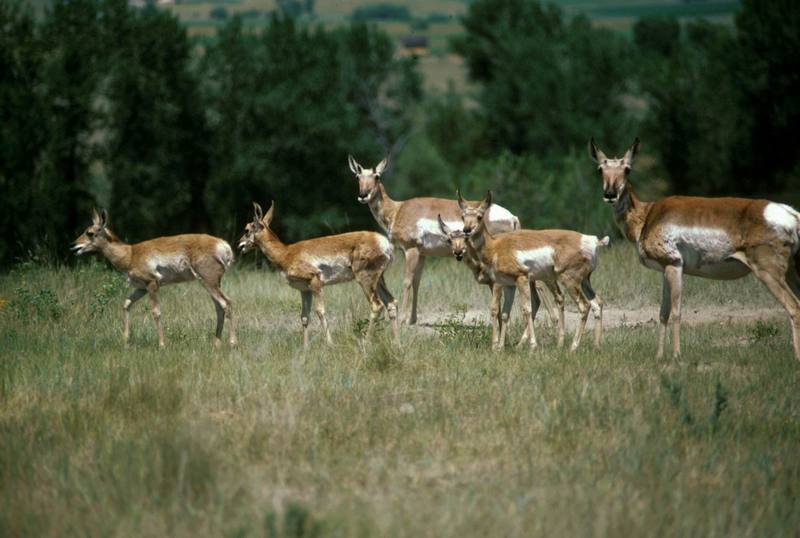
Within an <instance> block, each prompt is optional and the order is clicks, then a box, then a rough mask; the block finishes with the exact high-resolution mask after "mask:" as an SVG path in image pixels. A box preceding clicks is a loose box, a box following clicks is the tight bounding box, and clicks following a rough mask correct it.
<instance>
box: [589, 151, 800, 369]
mask: <svg viewBox="0 0 800 538" xmlns="http://www.w3.org/2000/svg"><path fill="white" fill-rule="evenodd" d="M638 151H639V139H638V138H637V139H636V140H635V141H634V143H633V145H632V146H631V147H630V149H628V151H627V152H625V155H624V156H623V157H622V158H621V159H617V158H615V159H609V158H608V157H607V156H606V155H605V154H604V153H603V152H602V151H600V150H599V149H597V146H595V144H594V139H592V140H591V141H590V142H589V154H590V156H591V158H592V159H593V160H594V162H595V163H597V173H598V175H599V176H600V178H601V179H602V181H603V201H604V202H606V203H608V204H611V206H612V207H613V208H614V220H615V221H616V223H617V226H619V228H620V230H622V233H623V234H625V237H627V238H628V240H630V241H632V242H634V243H636V248H637V250H638V254H639V259H640V260H641V262H642V263H643V264H644V265H645V266H647V267H649V268H651V269H655V270H657V271H659V272H662V273H664V279H663V285H662V286H663V287H662V294H661V313H660V319H661V325H660V328H659V335H658V351H657V354H656V356H657V357H659V358H660V357H662V356H663V354H664V341H665V340H666V333H667V324H669V323H671V324H672V356H673V357H678V356H679V355H680V352H681V344H680V324H681V290H682V286H683V275H684V274H688V275H694V276H701V277H705V278H712V279H717V280H732V279H736V278H741V277H743V276H745V275H747V274H748V273H750V272H752V273H753V274H754V275H755V276H756V277H757V278H758V279H759V280H761V281H762V282H763V283H764V284H765V285H766V286H767V288H768V289H769V291H770V292H772V294H773V295H774V296H775V298H777V299H778V301H779V302H780V303H781V304H782V305H783V307H784V308H785V309H786V311H787V312H788V314H789V319H790V320H791V324H792V344H793V346H794V355H795V357H796V358H797V359H800V276H798V272H800V213H798V212H797V211H796V210H794V209H793V208H791V207H789V206H788V205H785V204H779V203H775V202H770V201H768V200H751V199H746V198H701V197H694V196H669V197H666V198H662V199H661V200H657V201H655V202H643V201H641V200H639V198H638V197H637V196H636V193H635V192H634V190H633V187H632V185H631V183H630V181H629V175H630V172H631V167H632V165H633V159H634V157H636V153H637V152H638Z"/></svg>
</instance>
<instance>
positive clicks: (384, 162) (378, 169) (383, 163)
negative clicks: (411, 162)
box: [375, 155, 389, 175]
mask: <svg viewBox="0 0 800 538" xmlns="http://www.w3.org/2000/svg"><path fill="white" fill-rule="evenodd" d="M388 164H389V156H388V155H387V156H386V157H384V158H383V160H382V161H381V162H379V163H378V166H376V167H375V173H376V174H378V175H381V174H383V171H384V170H386V166H387V165H388Z"/></svg>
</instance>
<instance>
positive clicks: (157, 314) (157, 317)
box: [147, 282, 164, 349]
mask: <svg viewBox="0 0 800 538" xmlns="http://www.w3.org/2000/svg"><path fill="white" fill-rule="evenodd" d="M147 294H148V295H149V296H150V311H151V312H152V314H153V322H154V323H155V324H156V333H158V347H159V348H160V349H164V328H163V327H162V326H161V306H160V304H159V300H158V283H157V282H151V283H150V284H148V285H147Z"/></svg>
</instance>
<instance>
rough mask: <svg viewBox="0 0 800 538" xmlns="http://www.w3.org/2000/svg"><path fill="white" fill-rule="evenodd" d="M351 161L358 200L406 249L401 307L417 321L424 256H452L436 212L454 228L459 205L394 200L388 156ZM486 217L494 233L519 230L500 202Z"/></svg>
mask: <svg viewBox="0 0 800 538" xmlns="http://www.w3.org/2000/svg"><path fill="white" fill-rule="evenodd" d="M348 163H349V165H350V170H351V171H352V172H353V173H354V174H355V175H356V177H357V178H358V201H359V202H360V203H362V204H367V205H368V206H369V209H370V211H371V212H372V216H373V217H375V220H377V221H378V225H380V227H381V228H383V230H384V231H385V232H386V234H387V235H388V237H389V241H391V242H392V244H394V245H395V246H398V247H400V248H401V249H402V250H403V253H404V255H405V261H406V264H405V265H406V267H405V279H404V281H403V298H402V302H401V303H402V306H401V310H402V311H403V313H404V317H403V321H404V322H405V321H408V322H409V323H410V324H414V323H416V322H417V294H418V291H419V283H420V279H421V278H422V269H423V267H424V266H425V257H426V256H438V257H449V256H450V247H449V245H448V244H447V239H446V237H445V236H444V235H443V234H442V232H441V230H440V229H439V224H438V222H437V215H442V218H443V219H444V221H445V222H447V223H448V225H450V227H451V228H455V227H456V226H460V225H461V219H460V216H459V213H460V212H459V208H458V204H457V203H456V202H455V200H446V199H444V198H411V199H410V200H405V201H399V200H392V199H391V198H389V195H388V194H386V189H385V188H384V187H383V183H382V182H381V175H382V174H383V172H384V170H385V169H386V165H387V163H388V158H386V159H383V160H382V161H381V162H380V163H378V165H377V166H376V167H375V168H364V167H363V166H361V165H360V164H358V163H357V162H356V160H355V159H354V158H353V156H352V155H350V156H348ZM487 220H488V226H489V229H490V231H491V232H492V233H495V234H498V233H501V232H506V231H509V230H517V229H519V219H517V217H515V216H514V215H512V214H511V212H509V211H508V210H507V209H505V208H503V207H500V206H499V205H493V206H492V207H491V208H490V210H489V213H488V215H487ZM409 291H410V292H411V296H412V298H411V311H410V313H408V310H407V306H408V296H409Z"/></svg>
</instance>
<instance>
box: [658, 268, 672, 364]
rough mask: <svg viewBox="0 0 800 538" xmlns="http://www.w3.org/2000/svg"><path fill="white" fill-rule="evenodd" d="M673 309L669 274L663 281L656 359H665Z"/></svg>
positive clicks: (665, 275) (665, 274)
mask: <svg viewBox="0 0 800 538" xmlns="http://www.w3.org/2000/svg"><path fill="white" fill-rule="evenodd" d="M671 309H672V304H671V302H670V289H669V280H668V279H667V273H666V272H665V273H664V277H663V279H662V281H661V308H660V309H659V311H658V319H659V322H660V323H659V326H658V351H656V359H661V358H663V357H664V343H665V341H666V340H667V323H668V322H669V312H670V310H671Z"/></svg>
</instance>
